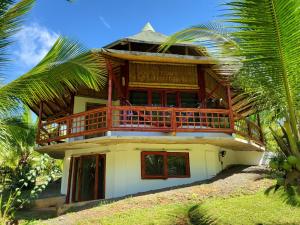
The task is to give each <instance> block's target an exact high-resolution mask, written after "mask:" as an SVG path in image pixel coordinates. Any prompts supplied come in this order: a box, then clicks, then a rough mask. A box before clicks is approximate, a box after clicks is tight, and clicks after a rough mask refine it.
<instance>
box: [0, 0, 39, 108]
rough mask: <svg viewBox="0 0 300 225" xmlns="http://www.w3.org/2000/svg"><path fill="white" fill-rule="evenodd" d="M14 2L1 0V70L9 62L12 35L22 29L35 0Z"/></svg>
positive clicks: (0, 70)
mask: <svg viewBox="0 0 300 225" xmlns="http://www.w3.org/2000/svg"><path fill="white" fill-rule="evenodd" d="M14 3H15V1H13V0H0V72H3V70H4V68H5V66H6V65H7V63H8V62H9V58H8V53H7V47H8V46H9V45H11V44H12V43H13V40H12V36H13V35H14V34H15V33H16V32H18V31H19V30H20V28H21V26H22V24H23V19H24V16H25V15H26V14H27V12H28V11H29V10H30V9H31V8H32V6H33V3H34V0H22V1H20V2H18V3H16V4H14ZM0 106H1V105H0Z"/></svg>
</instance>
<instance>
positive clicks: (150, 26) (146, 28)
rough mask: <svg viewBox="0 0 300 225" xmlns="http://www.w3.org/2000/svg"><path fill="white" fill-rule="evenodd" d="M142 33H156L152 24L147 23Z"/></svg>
mask: <svg viewBox="0 0 300 225" xmlns="http://www.w3.org/2000/svg"><path fill="white" fill-rule="evenodd" d="M142 31H152V32H155V30H154V28H153V27H152V25H151V23H150V22H147V23H146V25H145V26H144V27H143V29H142Z"/></svg>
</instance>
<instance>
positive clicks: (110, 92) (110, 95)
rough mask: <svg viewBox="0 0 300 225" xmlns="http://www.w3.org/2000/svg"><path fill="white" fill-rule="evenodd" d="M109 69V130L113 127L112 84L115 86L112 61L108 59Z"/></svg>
mask: <svg viewBox="0 0 300 225" xmlns="http://www.w3.org/2000/svg"><path fill="white" fill-rule="evenodd" d="M106 65H107V71H108V99H107V108H108V111H107V114H108V115H107V128H108V130H110V129H111V127H112V109H111V107H112V86H113V69H112V65H111V62H110V61H109V60H106Z"/></svg>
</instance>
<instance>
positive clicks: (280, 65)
mask: <svg viewBox="0 0 300 225" xmlns="http://www.w3.org/2000/svg"><path fill="white" fill-rule="evenodd" d="M224 5H225V10H226V13H225V14H224V15H223V16H224V21H223V22H225V24H209V25H199V26H194V27H191V28H188V29H185V30H183V31H180V32H178V33H176V34H174V35H173V36H171V37H170V39H169V40H168V42H167V43H166V44H165V45H164V46H163V48H164V47H168V46H170V45H171V44H173V43H175V42H180V41H189V42H196V43H198V44H200V43H202V44H203V45H204V46H206V47H207V49H208V50H209V54H210V55H212V56H213V57H215V58H216V59H217V60H218V61H219V63H220V65H223V66H224V65H225V66H227V65H228V63H227V62H228V61H232V62H231V63H229V65H230V64H231V65H230V66H231V67H232V65H233V66H235V68H238V70H236V71H237V72H236V74H234V76H233V79H232V82H233V83H234V85H236V86H237V87H238V88H242V89H243V92H244V93H245V94H247V95H249V101H253V102H255V103H256V106H255V107H256V109H257V110H258V111H262V110H266V112H267V113H269V114H271V115H272V116H273V117H274V118H275V119H277V121H278V122H279V123H280V124H283V125H280V126H281V128H280V129H281V134H278V132H277V131H275V130H274V128H272V127H271V128H270V130H271V133H272V135H273V137H274V139H275V141H276V143H277V145H278V149H279V150H280V151H281V152H282V153H283V155H284V156H285V157H286V161H285V162H284V167H285V168H284V167H278V168H279V169H282V170H284V171H285V173H284V174H283V178H284V179H285V181H284V182H283V184H284V185H285V186H286V187H287V186H289V185H296V186H300V181H299V180H300V173H299V171H298V169H297V168H296V166H295V165H293V166H291V168H290V166H289V164H288V161H287V160H288V157H296V158H297V160H299V161H300V144H299V143H300V134H299V127H300V126H299V118H298V117H297V114H298V115H299V110H298V109H299V108H300V105H299V103H300V95H299V93H300V82H299V81H300V80H299V79H300V76H299V74H300V54H299V52H300V51H299V50H300V46H299V43H300V11H299V9H300V1H298V0H290V1H286V0H264V1H261V0H231V1H229V2H227V3H225V4H224ZM225 59H227V60H225ZM231 67H228V68H227V71H228V69H229V71H230V68H231ZM276 130H277V129H276Z"/></svg>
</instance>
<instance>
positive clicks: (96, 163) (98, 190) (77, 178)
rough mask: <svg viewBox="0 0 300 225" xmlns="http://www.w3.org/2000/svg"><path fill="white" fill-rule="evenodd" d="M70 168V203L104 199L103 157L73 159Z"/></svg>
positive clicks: (88, 156)
mask: <svg viewBox="0 0 300 225" xmlns="http://www.w3.org/2000/svg"><path fill="white" fill-rule="evenodd" d="M72 167H73V173H72V175H73V178H72V198H71V200H72V202H80V201H90V200H95V199H101V198H104V197H105V155H86V156H80V157H75V158H74V162H73V165H72Z"/></svg>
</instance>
